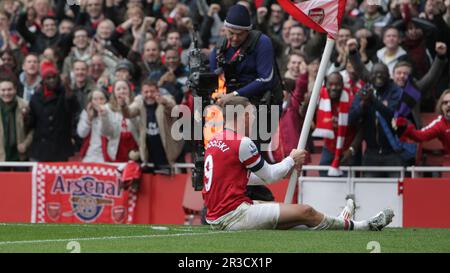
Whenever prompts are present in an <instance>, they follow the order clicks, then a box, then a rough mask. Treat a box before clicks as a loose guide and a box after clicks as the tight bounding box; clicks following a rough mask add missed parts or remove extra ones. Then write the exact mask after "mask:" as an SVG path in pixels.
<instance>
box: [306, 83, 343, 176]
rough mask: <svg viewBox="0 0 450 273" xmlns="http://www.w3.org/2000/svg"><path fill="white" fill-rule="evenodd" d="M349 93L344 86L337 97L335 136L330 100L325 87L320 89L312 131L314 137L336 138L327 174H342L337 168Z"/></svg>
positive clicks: (341, 150) (341, 149)
mask: <svg viewBox="0 0 450 273" xmlns="http://www.w3.org/2000/svg"><path fill="white" fill-rule="evenodd" d="M351 98H352V97H351V95H350V93H349V90H348V89H346V88H344V90H342V93H341V97H340V99H339V106H338V130H337V138H336V136H335V134H334V130H333V112H332V108H331V100H330V98H329V96H328V91H327V89H326V88H325V87H322V89H321V90H320V101H319V109H318V111H317V120H316V129H315V130H314V132H313V133H312V136H314V137H323V138H328V139H335V140H336V150H335V152H334V159H333V162H332V163H331V168H330V169H329V170H328V175H329V176H339V175H342V171H340V170H339V165H340V161H341V156H342V152H343V148H344V142H345V135H346V134H347V125H348V112H349V110H350V102H351Z"/></svg>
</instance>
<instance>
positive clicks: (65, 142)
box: [28, 87, 79, 162]
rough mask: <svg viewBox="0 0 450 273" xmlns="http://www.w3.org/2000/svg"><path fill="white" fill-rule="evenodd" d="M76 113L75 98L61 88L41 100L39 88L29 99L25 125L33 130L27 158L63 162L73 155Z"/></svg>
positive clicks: (41, 91) (41, 93)
mask: <svg viewBox="0 0 450 273" xmlns="http://www.w3.org/2000/svg"><path fill="white" fill-rule="evenodd" d="M78 110H79V104H78V101H77V98H76V97H75V96H73V95H71V96H66V92H65V90H64V88H63V87H59V88H58V90H57V92H56V95H54V96H52V97H49V98H45V97H44V94H43V90H42V88H40V89H38V91H37V93H35V94H34V95H33V96H32V97H31V100H30V117H29V121H28V126H29V128H30V129H34V135H33V141H32V143H31V149H30V158H32V159H35V160H38V161H43V162H57V161H67V159H68V158H69V157H70V156H72V155H73V145H72V141H71V131H72V130H71V129H72V121H73V117H72V115H74V114H75V113H77V112H78Z"/></svg>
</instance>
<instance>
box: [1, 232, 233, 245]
mask: <svg viewBox="0 0 450 273" xmlns="http://www.w3.org/2000/svg"><path fill="white" fill-rule="evenodd" d="M236 232H239V231H216V232H206V233H201V232H198V233H176V234H153V235H133V236H105V237H86V238H69V239H48V240H29V241H5V242H0V246H2V245H18V244H38V243H56V242H70V241H95V240H120V239H145V238H159V237H182V236H196V235H214V234H220V233H236Z"/></svg>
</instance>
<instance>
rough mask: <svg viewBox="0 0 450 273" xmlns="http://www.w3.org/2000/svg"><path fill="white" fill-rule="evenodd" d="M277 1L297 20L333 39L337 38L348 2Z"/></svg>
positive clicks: (316, 0) (342, 0)
mask: <svg viewBox="0 0 450 273" xmlns="http://www.w3.org/2000/svg"><path fill="white" fill-rule="evenodd" d="M277 1H278V3H279V4H280V6H282V7H283V9H284V10H285V11H286V12H287V13H289V14H290V15H292V17H293V18H294V19H295V20H297V21H299V22H301V23H302V24H304V25H305V26H307V27H309V28H312V29H314V30H315V31H317V32H322V33H328V35H329V36H330V37H331V38H332V39H335V38H336V35H337V33H338V31H339V28H340V24H341V20H342V17H343V15H344V11H345V2H346V0H307V1H293V0H277ZM297 2H298V3H297Z"/></svg>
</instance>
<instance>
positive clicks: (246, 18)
mask: <svg viewBox="0 0 450 273" xmlns="http://www.w3.org/2000/svg"><path fill="white" fill-rule="evenodd" d="M225 29H226V37H225V39H224V40H223V41H222V42H220V43H219V44H218V47H217V48H216V50H213V51H212V52H211V54H210V56H209V61H210V68H211V70H212V71H220V72H223V73H224V76H225V85H226V88H227V94H224V95H219V96H218V103H219V104H220V103H221V102H222V101H223V99H225V97H230V96H243V97H247V98H248V99H249V100H250V101H251V102H252V103H253V104H254V105H261V104H263V103H264V104H274V103H276V102H274V101H273V100H272V103H270V102H268V101H262V100H263V99H264V97H265V95H266V96H267V95H268V92H271V93H272V97H273V96H274V95H276V94H278V93H277V92H276V88H278V86H277V83H278V77H277V71H276V67H275V65H274V49H273V46H272V43H271V41H270V38H269V37H268V36H267V35H265V34H262V33H261V32H259V31H256V30H252V24H251V19H250V14H249V12H248V10H247V9H246V8H245V7H244V6H242V5H239V4H237V5H234V6H232V7H231V8H230V9H229V10H228V13H227V17H226V19H225ZM279 94H280V97H279V99H280V101H279V102H280V103H281V99H282V95H281V94H282V93H281V89H280V92H279Z"/></svg>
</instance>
